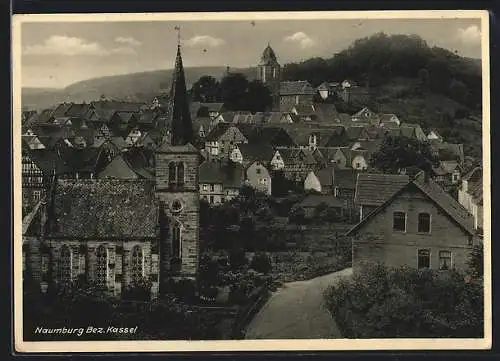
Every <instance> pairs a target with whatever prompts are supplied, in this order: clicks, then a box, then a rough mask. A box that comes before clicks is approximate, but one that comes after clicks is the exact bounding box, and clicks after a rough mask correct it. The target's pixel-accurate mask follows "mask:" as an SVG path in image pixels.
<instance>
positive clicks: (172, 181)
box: [168, 162, 176, 184]
mask: <svg viewBox="0 0 500 361" xmlns="http://www.w3.org/2000/svg"><path fill="white" fill-rule="evenodd" d="M175 168H176V167H175V163H174V162H170V163H169V165H168V183H169V184H175V181H176V174H175V173H176V169H175Z"/></svg>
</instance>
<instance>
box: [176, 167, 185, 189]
mask: <svg viewBox="0 0 500 361" xmlns="http://www.w3.org/2000/svg"><path fill="white" fill-rule="evenodd" d="M177 185H179V186H182V185H184V163H182V162H179V163H177Z"/></svg>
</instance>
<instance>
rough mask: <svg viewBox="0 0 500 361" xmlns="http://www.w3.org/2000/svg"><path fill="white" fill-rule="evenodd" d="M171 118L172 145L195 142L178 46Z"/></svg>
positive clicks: (178, 47)
mask: <svg viewBox="0 0 500 361" xmlns="http://www.w3.org/2000/svg"><path fill="white" fill-rule="evenodd" d="M170 99H171V100H170V102H171V103H170V106H169V107H168V108H169V109H168V110H169V113H168V115H169V118H170V119H171V121H168V122H167V123H169V124H171V129H172V145H184V144H187V143H189V142H191V141H192V140H193V124H192V121H191V111H190V108H189V100H188V97H187V90H186V76H185V74H184V66H183V64H182V56H181V47H180V45H178V46H177V56H176V58H175V68H174V71H173V75H172V88H171V90H170Z"/></svg>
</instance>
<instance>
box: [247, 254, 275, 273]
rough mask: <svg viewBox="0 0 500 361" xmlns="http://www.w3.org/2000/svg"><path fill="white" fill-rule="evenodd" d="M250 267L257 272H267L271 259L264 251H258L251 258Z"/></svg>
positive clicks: (269, 268) (269, 269) (270, 266)
mask: <svg viewBox="0 0 500 361" xmlns="http://www.w3.org/2000/svg"><path fill="white" fill-rule="evenodd" d="M250 267H251V268H252V269H254V270H256V271H257V272H261V273H265V274H267V273H269V271H271V269H272V265H271V259H270V258H269V256H268V255H267V253H265V252H258V253H257V254H255V256H254V257H253V259H252V263H251V264H250Z"/></svg>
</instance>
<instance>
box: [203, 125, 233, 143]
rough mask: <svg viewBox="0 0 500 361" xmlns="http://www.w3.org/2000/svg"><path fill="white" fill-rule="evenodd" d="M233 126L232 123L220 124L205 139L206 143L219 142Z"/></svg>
mask: <svg viewBox="0 0 500 361" xmlns="http://www.w3.org/2000/svg"><path fill="white" fill-rule="evenodd" d="M231 126H233V125H232V124H230V123H218V124H217V125H216V126H215V127H214V128H213V129H212V130H211V131H210V133H208V135H207V136H206V137H205V141H207V142H215V141H218V140H219V138H220V137H221V136H222V135H223V134H224V133H226V131H227V130H228V129H229V128H230V127H231Z"/></svg>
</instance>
